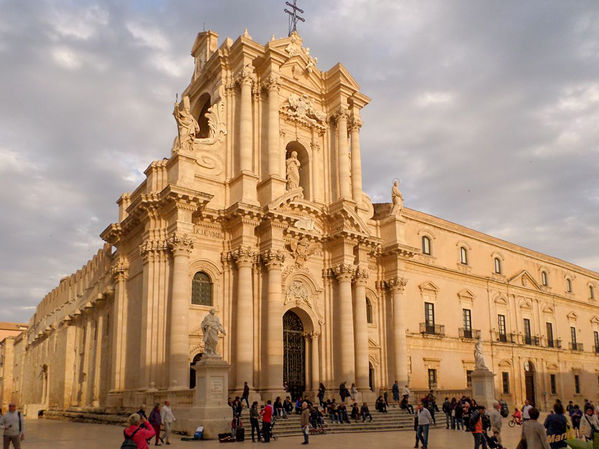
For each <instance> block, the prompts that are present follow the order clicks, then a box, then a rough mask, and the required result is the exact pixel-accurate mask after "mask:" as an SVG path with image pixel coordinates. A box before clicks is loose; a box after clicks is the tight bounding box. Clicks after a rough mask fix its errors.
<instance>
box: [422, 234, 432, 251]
mask: <svg viewBox="0 0 599 449" xmlns="http://www.w3.org/2000/svg"><path fill="white" fill-rule="evenodd" d="M422 254H427V255H429V256H430V255H431V239H430V238H429V237H427V236H426V235H423V236H422Z"/></svg>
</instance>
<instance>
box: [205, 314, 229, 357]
mask: <svg viewBox="0 0 599 449" xmlns="http://www.w3.org/2000/svg"><path fill="white" fill-rule="evenodd" d="M201 327H202V333H203V334H204V354H205V355H206V356H208V357H216V356H218V354H217V353H216V345H217V344H218V335H219V333H220V334H223V335H227V334H226V332H225V329H224V327H223V325H222V324H220V320H219V319H218V317H217V316H216V311H215V310H214V309H211V310H210V313H209V314H208V315H206V316H205V317H204V320H203V321H202V326H201Z"/></svg>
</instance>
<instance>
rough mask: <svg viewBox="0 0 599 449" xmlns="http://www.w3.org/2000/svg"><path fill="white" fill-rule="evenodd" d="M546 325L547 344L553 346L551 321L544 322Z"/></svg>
mask: <svg viewBox="0 0 599 449" xmlns="http://www.w3.org/2000/svg"><path fill="white" fill-rule="evenodd" d="M546 326H547V346H549V347H550V348H553V347H554V344H553V324H552V323H546Z"/></svg>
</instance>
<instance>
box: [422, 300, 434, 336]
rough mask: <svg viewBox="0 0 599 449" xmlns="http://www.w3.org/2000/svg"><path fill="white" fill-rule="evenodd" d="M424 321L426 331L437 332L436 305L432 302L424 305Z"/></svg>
mask: <svg viewBox="0 0 599 449" xmlns="http://www.w3.org/2000/svg"><path fill="white" fill-rule="evenodd" d="M424 321H425V322H426V331H427V332H429V333H434V332H435V305H434V304H433V303H432V302H425V303H424Z"/></svg>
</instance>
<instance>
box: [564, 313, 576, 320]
mask: <svg viewBox="0 0 599 449" xmlns="http://www.w3.org/2000/svg"><path fill="white" fill-rule="evenodd" d="M566 317H567V318H568V319H569V320H571V321H576V320H577V319H578V315H576V313H574V312H570V313H569V314H568V315H566Z"/></svg>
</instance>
